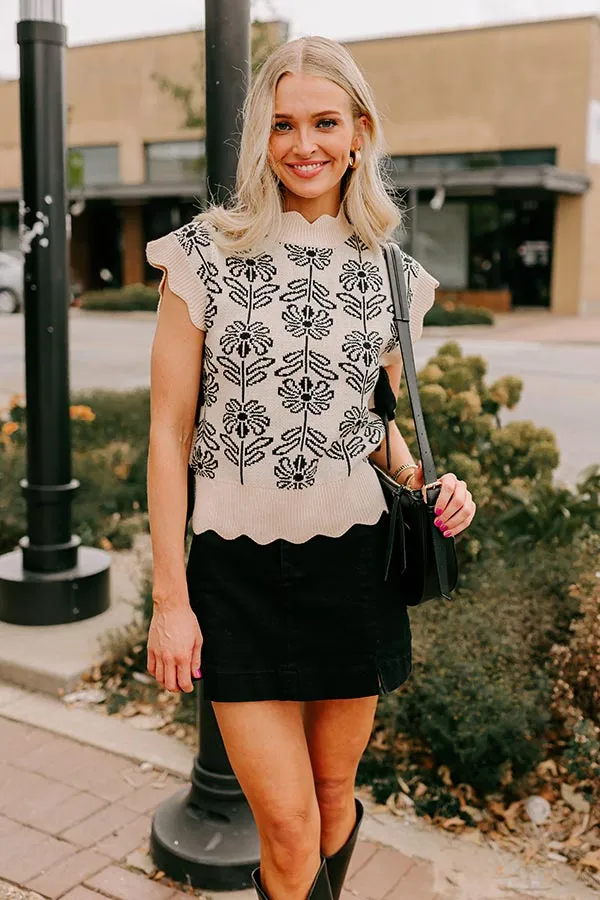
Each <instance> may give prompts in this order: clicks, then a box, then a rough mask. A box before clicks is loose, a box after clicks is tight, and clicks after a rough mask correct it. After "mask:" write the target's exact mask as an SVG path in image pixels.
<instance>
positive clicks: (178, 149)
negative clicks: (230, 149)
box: [146, 141, 205, 184]
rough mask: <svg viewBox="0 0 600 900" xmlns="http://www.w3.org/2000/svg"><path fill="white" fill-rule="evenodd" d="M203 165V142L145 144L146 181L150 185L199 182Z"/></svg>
mask: <svg viewBox="0 0 600 900" xmlns="http://www.w3.org/2000/svg"><path fill="white" fill-rule="evenodd" d="M204 164H205V153H204V141H160V142H159V143H155V144H146V180H147V181H149V182H151V183H152V184H165V183H168V184H174V183H175V184H189V183H190V182H196V181H198V182H200V181H201V180H202V177H203V172H204Z"/></svg>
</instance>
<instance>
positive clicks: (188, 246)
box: [175, 222, 210, 256]
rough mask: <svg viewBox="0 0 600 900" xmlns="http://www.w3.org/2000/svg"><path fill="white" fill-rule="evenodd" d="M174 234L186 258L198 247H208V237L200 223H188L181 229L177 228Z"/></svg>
mask: <svg viewBox="0 0 600 900" xmlns="http://www.w3.org/2000/svg"><path fill="white" fill-rule="evenodd" d="M175 234H176V235H177V240H178V241H179V243H180V244H181V246H182V247H183V249H184V251H185V252H186V253H187V255H188V256H191V255H192V253H193V252H194V250H198V249H199V248H200V247H202V248H204V249H206V247H210V237H209V235H208V233H207V231H206V228H205V227H203V226H202V225H201V224H200V222H189V224H187V225H184V226H183V227H182V228H178V229H177V231H176V232H175Z"/></svg>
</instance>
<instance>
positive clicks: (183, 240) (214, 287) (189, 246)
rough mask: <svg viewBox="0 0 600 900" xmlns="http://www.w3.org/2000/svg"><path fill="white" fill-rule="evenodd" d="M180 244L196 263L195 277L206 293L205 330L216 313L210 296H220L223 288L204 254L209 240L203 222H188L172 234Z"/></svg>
mask: <svg viewBox="0 0 600 900" xmlns="http://www.w3.org/2000/svg"><path fill="white" fill-rule="evenodd" d="M174 234H175V235H176V237H177V240H178V241H179V243H180V244H181V247H182V249H183V251H184V252H185V253H186V254H187V255H188V256H189V257H190V258H191V260H192V261H195V263H196V275H197V276H198V278H199V279H200V280H201V281H202V283H203V284H204V286H205V287H206V290H207V291H208V295H209V296H208V300H207V308H206V310H205V313H204V318H205V324H206V327H207V328H210V327H211V326H212V322H213V319H214V316H215V313H216V306H215V303H214V297H211V294H220V293H222V291H223V288H222V287H221V285H220V284H219V282H218V281H217V278H218V275H219V270H218V269H217V267H216V265H215V264H214V262H213V261H212V260H211V259H209V257H208V255H207V254H206V253H204V252H203V251H205V250H206V249H207V248H208V247H210V244H211V239H210V234H209V233H208V230H207V227H206V225H205V224H204V223H203V222H190V223H189V224H188V225H184V226H183V227H182V228H178V229H177V231H175V232H174Z"/></svg>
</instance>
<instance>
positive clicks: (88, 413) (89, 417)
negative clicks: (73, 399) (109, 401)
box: [69, 406, 96, 422]
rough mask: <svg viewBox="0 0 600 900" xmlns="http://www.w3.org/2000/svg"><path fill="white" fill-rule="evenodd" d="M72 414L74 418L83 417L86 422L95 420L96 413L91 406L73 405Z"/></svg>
mask: <svg viewBox="0 0 600 900" xmlns="http://www.w3.org/2000/svg"><path fill="white" fill-rule="evenodd" d="M69 411H70V414H71V418H72V419H82V421H84V422H93V421H94V419H95V418H96V414H95V413H94V412H92V410H91V409H90V407H89V406H71V407H70V409H69Z"/></svg>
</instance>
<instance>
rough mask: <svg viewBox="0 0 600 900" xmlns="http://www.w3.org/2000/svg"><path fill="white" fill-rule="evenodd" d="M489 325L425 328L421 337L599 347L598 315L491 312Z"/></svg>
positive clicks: (599, 317)
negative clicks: (491, 323)
mask: <svg viewBox="0 0 600 900" xmlns="http://www.w3.org/2000/svg"><path fill="white" fill-rule="evenodd" d="M494 316H495V322H494V324H493V325H491V326H490V325H461V326H460V327H454V328H448V327H438V326H431V327H428V328H425V329H424V331H423V337H425V338H439V337H447V338H448V339H453V338H454V339H459V338H479V339H481V340H482V341H523V342H527V343H540V344H600V316H557V315H554V314H553V313H550V312H549V311H548V310H545V309H542V310H534V311H532V310H515V311H514V312H511V313H495V314H494Z"/></svg>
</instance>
